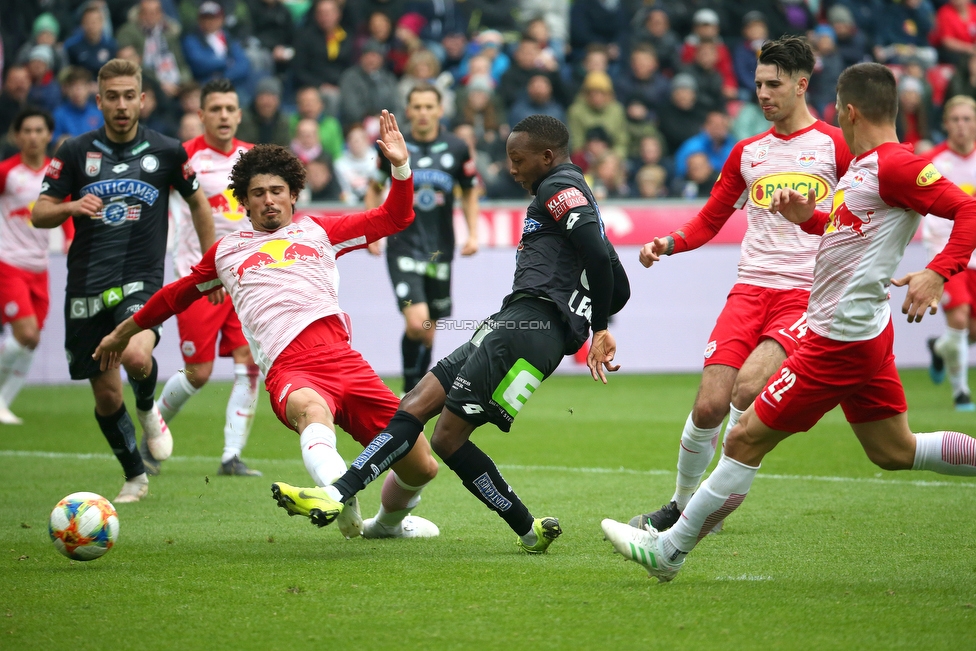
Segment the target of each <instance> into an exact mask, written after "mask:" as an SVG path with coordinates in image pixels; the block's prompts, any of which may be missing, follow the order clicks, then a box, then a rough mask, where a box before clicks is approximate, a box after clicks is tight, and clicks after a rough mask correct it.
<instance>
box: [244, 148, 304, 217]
mask: <svg viewBox="0 0 976 651" xmlns="http://www.w3.org/2000/svg"><path fill="white" fill-rule="evenodd" d="M258 174H274V175H275V176H280V177H281V178H282V179H284V181H285V183H287V184H288V190H289V192H291V194H293V195H297V194H298V193H299V192H301V191H302V190H303V189H304V188H305V168H304V167H303V166H302V162H301V161H300V160H298V157H297V156H295V155H294V154H293V153H291V152H290V151H288V150H287V149H285V148H284V147H282V146H281V145H255V146H254V147H252V148H251V149H249V150H248V151H246V152H244V153H243V154H241V157H240V158H238V159H237V162H236V163H234V167H233V169H231V171H230V185H228V186H227V187H228V188H229V189H230V190H231V192H233V193H234V198H235V199H237V200H238V201H240V202H241V203H244V201H246V200H247V188H248V186H249V185H250V184H251V179H253V178H254V177H255V176H257V175H258Z"/></svg>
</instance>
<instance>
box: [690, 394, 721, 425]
mask: <svg viewBox="0 0 976 651" xmlns="http://www.w3.org/2000/svg"><path fill="white" fill-rule="evenodd" d="M728 413H729V405H728V404H727V403H719V402H717V401H712V400H698V401H697V402H695V409H694V411H693V412H692V414H691V420H692V421H693V422H694V423H695V427H699V428H701V429H710V428H712V427H718V426H719V425H721V424H722V421H723V420H725V415H726V414H728Z"/></svg>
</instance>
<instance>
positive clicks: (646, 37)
mask: <svg viewBox="0 0 976 651" xmlns="http://www.w3.org/2000/svg"><path fill="white" fill-rule="evenodd" d="M638 15H641V14H638ZM643 16H644V18H643V20H642V21H641V22H640V23H639V26H638V27H637V28H636V29H635V30H634V36H633V39H632V46H633V47H636V46H637V44H638V43H647V44H648V45H650V46H651V47H653V48H654V51H655V52H656V53H657V56H658V63H659V64H660V66H661V70H662V71H663V72H664V74H666V75H673V74H674V73H675V72H676V71H677V70H678V67H679V66H680V65H681V59H680V57H679V52H680V50H681V40H680V39H679V38H678V35H677V34H675V33H674V32H673V31H672V30H671V19H670V18H669V17H668V12H667V11H665V10H664V8H663V7H661V6H660V5H652V6H651V7H650V8H649V9H647V10H646V13H644V14H643Z"/></svg>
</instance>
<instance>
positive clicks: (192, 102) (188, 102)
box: [177, 80, 200, 113]
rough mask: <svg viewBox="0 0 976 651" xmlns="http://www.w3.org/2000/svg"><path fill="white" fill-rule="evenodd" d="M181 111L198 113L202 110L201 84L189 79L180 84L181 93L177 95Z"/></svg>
mask: <svg viewBox="0 0 976 651" xmlns="http://www.w3.org/2000/svg"><path fill="white" fill-rule="evenodd" d="M177 101H178V102H179V105H180V112H181V113H196V112H197V111H199V110H200V84H198V83H197V82H195V81H192V80H191V81H188V82H186V83H185V84H180V94H179V96H177Z"/></svg>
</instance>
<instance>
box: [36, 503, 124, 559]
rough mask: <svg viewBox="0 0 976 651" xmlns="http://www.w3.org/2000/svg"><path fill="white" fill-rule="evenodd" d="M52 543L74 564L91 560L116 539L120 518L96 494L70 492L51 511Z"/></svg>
mask: <svg viewBox="0 0 976 651" xmlns="http://www.w3.org/2000/svg"><path fill="white" fill-rule="evenodd" d="M49 529H50V532H51V542H53V543H54V547H55V549H57V550H58V551H59V552H61V553H62V554H64V555H65V556H67V557H68V558H72V559H74V560H76V561H93V560H95V559H96V558H99V557H100V556H103V555H105V552H107V551H108V550H110V549H112V545H114V544H115V540H116V539H117V538H118V537H119V516H118V514H117V513H116V512H115V507H114V506H112V503H111V502H109V501H108V500H107V499H105V498H104V497H102V496H101V495H97V494H96V493H84V492H82V493H72V494H71V495H68V496H67V497H65V498H64V499H63V500H61V501H60V502H58V505H57V506H55V507H54V510H53V511H51V523H50V525H49Z"/></svg>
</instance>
